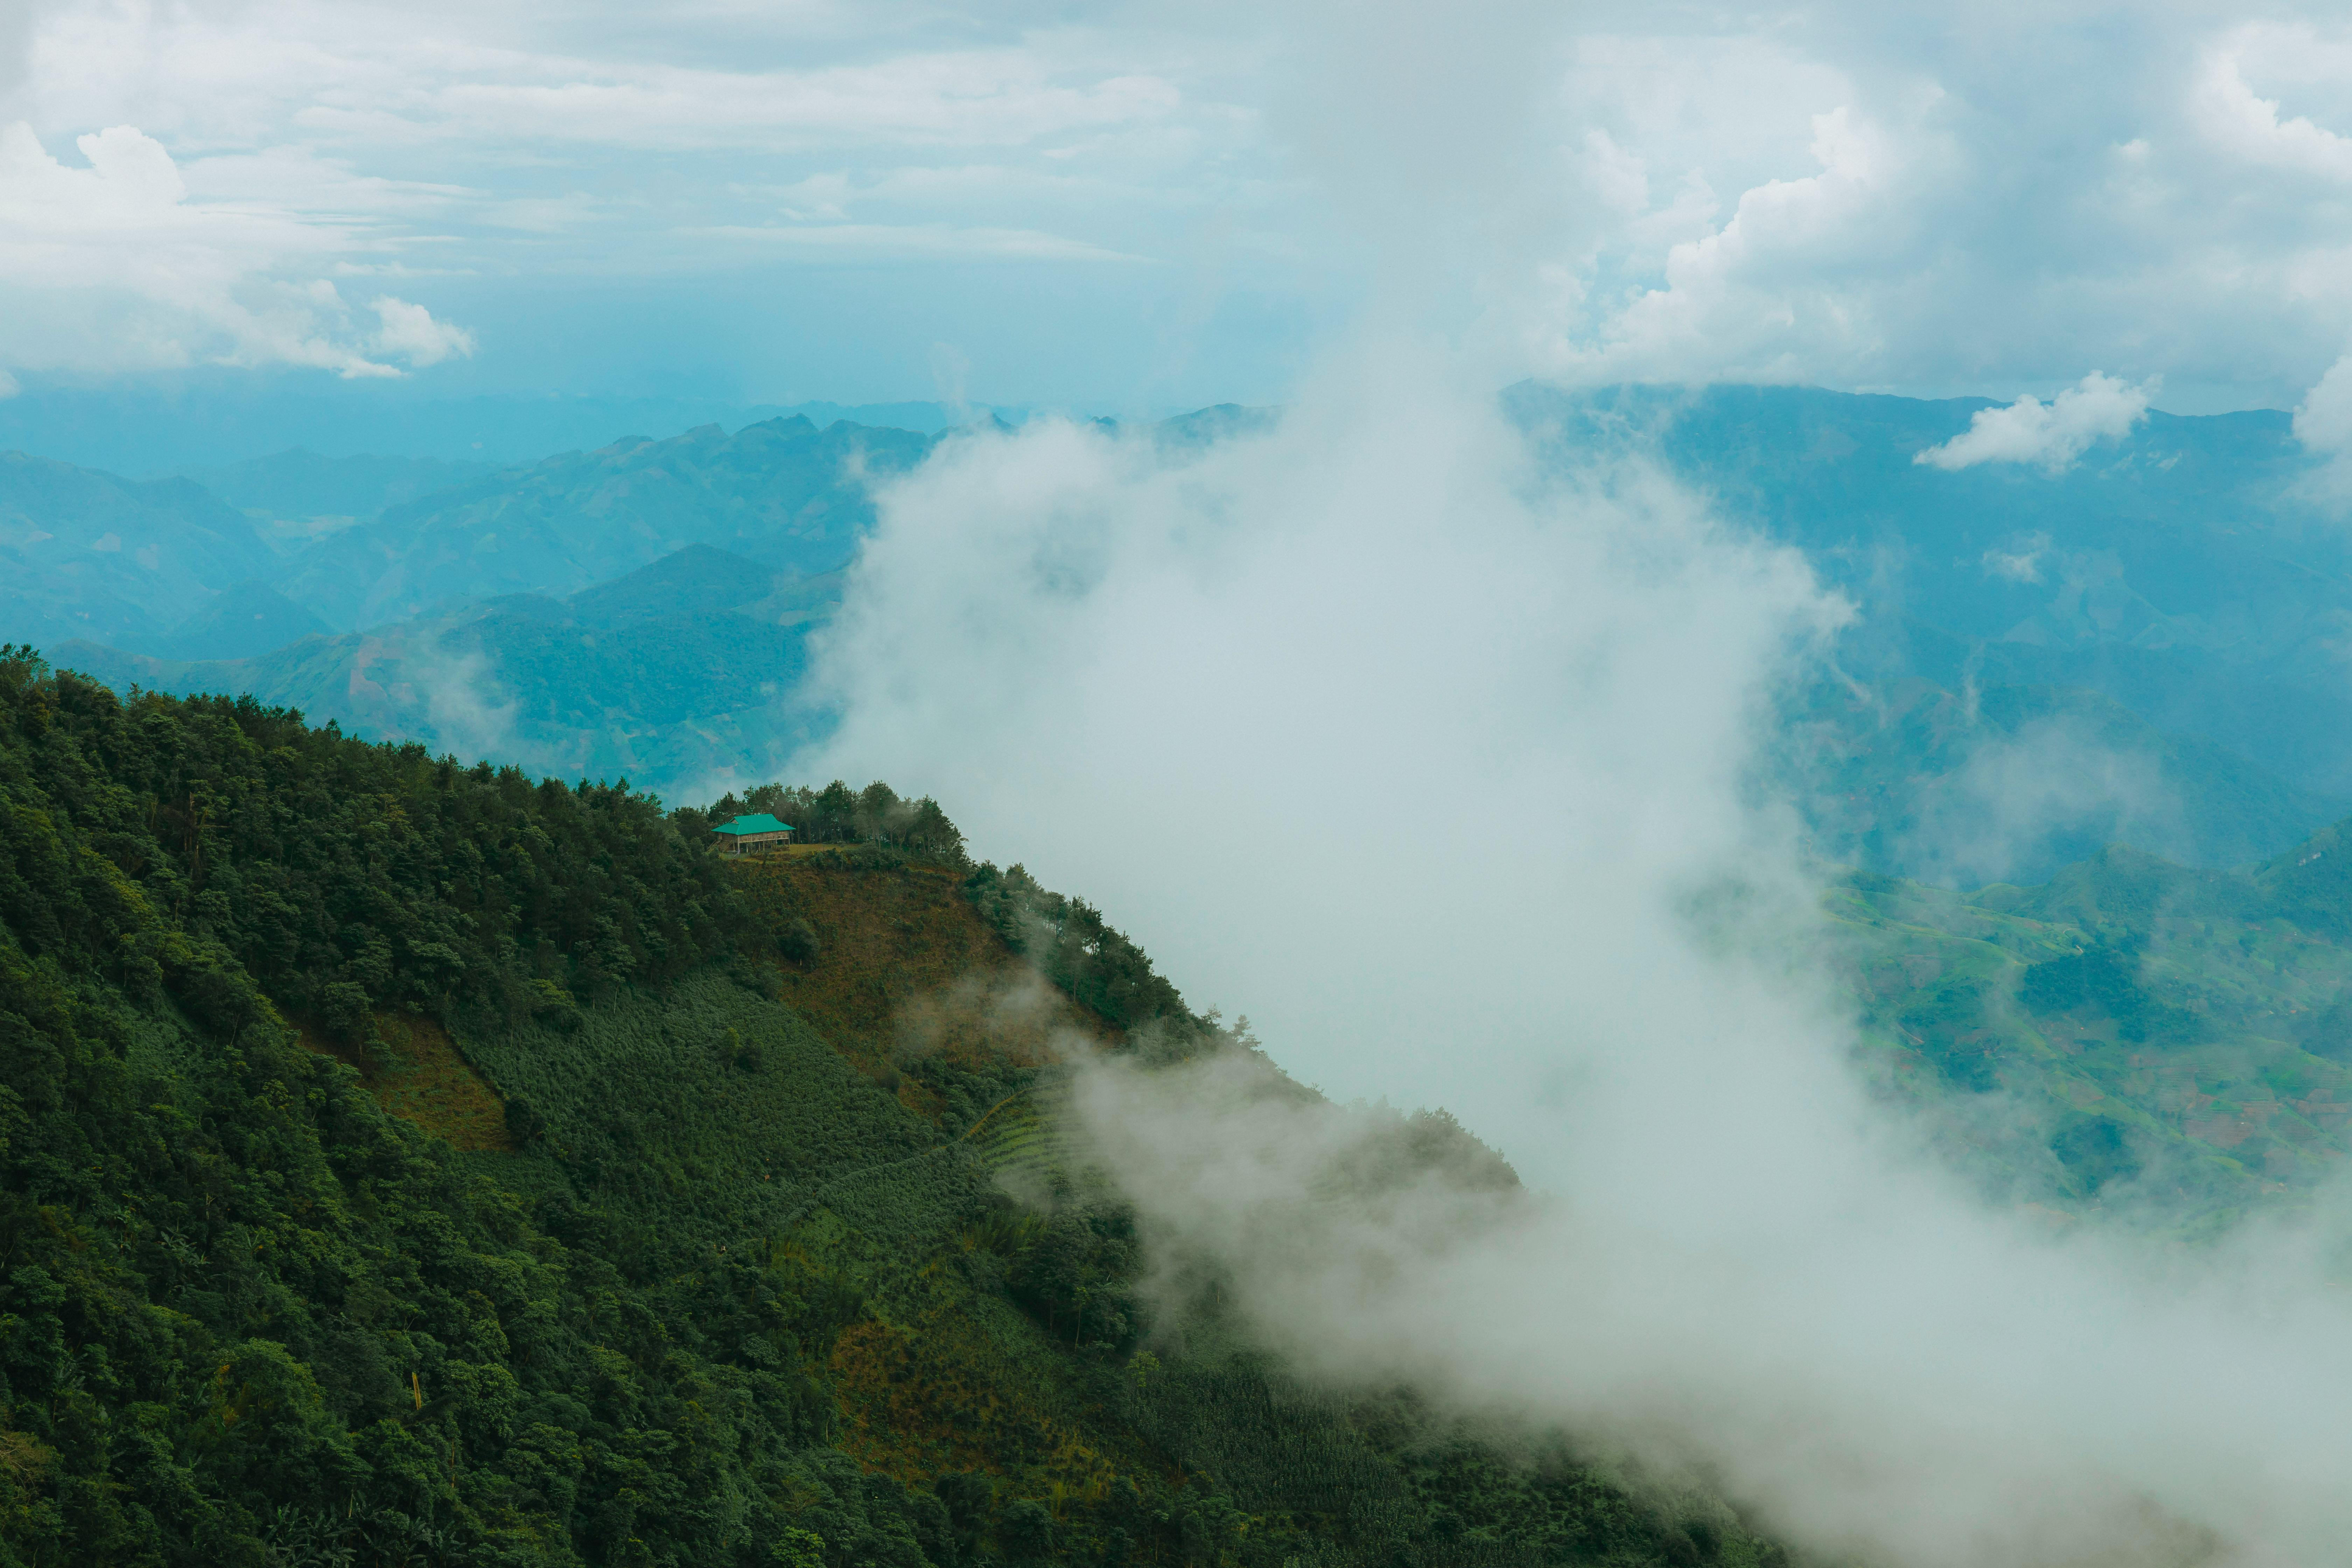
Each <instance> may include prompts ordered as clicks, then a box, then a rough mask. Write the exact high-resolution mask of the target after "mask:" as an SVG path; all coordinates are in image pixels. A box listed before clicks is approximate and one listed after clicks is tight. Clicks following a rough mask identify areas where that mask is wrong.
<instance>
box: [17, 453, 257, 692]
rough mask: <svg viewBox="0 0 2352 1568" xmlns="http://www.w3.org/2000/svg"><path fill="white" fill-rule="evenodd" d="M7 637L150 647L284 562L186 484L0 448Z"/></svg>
mask: <svg viewBox="0 0 2352 1568" xmlns="http://www.w3.org/2000/svg"><path fill="white" fill-rule="evenodd" d="M0 563H5V568H6V570H5V580H0V637H9V638H14V639H15V640H16V641H18V642H32V643H55V642H58V641H60V640H63V639H65V638H68V637H89V638H92V639H94V640H99V641H104V642H111V643H118V644H121V645H124V646H134V647H145V646H149V645H151V644H152V643H153V641H154V640H155V639H156V638H157V637H160V636H162V635H163V634H164V632H165V631H166V629H167V628H169V627H172V626H178V625H179V624H181V623H182V622H184V621H185V620H187V619H188V617H189V616H194V615H195V614H196V613H197V612H198V611H200V610H202V609H203V608H204V607H205V605H207V604H208V603H210V602H211V601H212V599H213V598H214V597H215V595H218V594H219V593H220V592H221V591H222V590H223V589H226V588H227V587H228V586H229V585H230V584H235V583H239V582H243V581H246V580H248V579H251V578H255V577H260V576H266V575H268V574H269V572H270V570H271V569H272V568H273V567H275V566H277V565H278V557H277V556H276V555H275V554H274V553H273V552H272V551H271V550H270V548H269V546H268V544H267V543H266V542H264V541H263V539H262V537H261V535H260V534H259V533H258V532H257V531H256V530H255V528H254V526H253V524H252V522H251V521H248V520H247V518H246V517H245V515H244V514H243V513H241V512H239V511H237V510H236V509H235V508H233V507H230V506H227V505H226V504H224V503H223V502H222V501H221V500H219V499H218V498H217V497H215V496H214V495H213V494H211V493H210V492H209V491H207V490H205V489H204V488H203V487H201V486H199V485H196V484H194V483H192V482H190V481H189V480H186V479H156V480H149V481H144V482H142V481H139V480H133V479H121V478H119V477H117V476H116V475H114V474H110V473H106V472H102V471H100V470H97V469H90V468H75V467H73V466H72V465H70V464H67V463H60V462H55V461H52V460H50V459H47V458H29V457H26V455H25V454H23V453H21V452H0Z"/></svg>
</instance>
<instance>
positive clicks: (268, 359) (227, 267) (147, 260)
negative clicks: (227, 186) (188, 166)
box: [0, 121, 470, 376]
mask: <svg viewBox="0 0 2352 1568" xmlns="http://www.w3.org/2000/svg"><path fill="white" fill-rule="evenodd" d="M76 145H77V147H78V148H79V150H80V152H81V154H82V156H83V158H84V160H85V161H86V162H87V163H88V165H89V166H88V167H87V168H74V167H70V166H68V165H67V164H65V163H60V162H59V161H58V159H56V158H55V157H52V156H51V155H50V154H49V153H48V152H47V150H46V149H45V148H44V147H43V146H42V145H41V143H40V142H39V140H38V139H37V137H35V135H34V134H33V132H32V129H31V127H29V126H27V125H26V124H24V123H22V122H21V121H20V122H17V123H15V124H12V125H7V126H5V127H0V279H5V281H6V285H7V289H8V293H9V297H10V307H11V308H10V309H9V310H7V311H6V312H5V313H0V365H5V366H10V367H14V368H15V369H16V370H19V371H22V370H68V371H80V372H91V371H97V372H109V371H130V370H147V369H155V368H165V367H173V366H180V365H187V364H194V363H205V362H213V363H228V364H245V365H257V364H289V365H303V366H310V367H315V368H318V369H322V370H330V371H332V372H334V373H336V374H340V375H343V376H385V375H397V374H400V372H399V370H398V369H397V367H395V366H394V365H393V364H391V363H386V362H385V361H384V360H383V359H380V358H377V357H373V356H374V355H375V354H377V353H380V352H390V353H398V354H400V355H402V356H403V357H405V358H407V359H408V360H409V361H410V362H411V363H416V364H427V363H433V362H434V361H435V360H437V359H439V358H442V357H446V355H447V354H448V353H452V352H462V351H460V350H459V348H458V345H459V344H460V343H461V342H462V343H466V344H468V345H469V344H470V339H469V338H467V335H466V334H465V333H464V332H463V331H461V330H459V329H457V328H453V327H449V326H446V324H444V323H440V322H436V321H433V320H432V318H431V316H430V314H429V312H427V311H425V310H424V308H423V307H421V306H415V305H409V304H404V303H403V302H400V301H397V300H394V301H387V303H388V304H389V305H390V306H392V307H394V309H392V310H385V309H383V307H379V308H378V311H377V314H378V320H379V325H378V328H377V330H376V331H373V332H371V331H368V330H367V329H366V328H365V327H364V326H363V325H362V324H361V323H360V322H359V321H356V320H355V319H354V317H353V313H352V310H351V309H350V307H349V305H348V304H347V303H346V302H345V301H344V300H343V299H342V297H341V294H340V293H339V292H338V291H337V289H336V288H335V286H334V284H333V282H332V281H331V280H330V279H329V278H328V276H327V274H329V273H330V272H331V271H333V270H335V269H336V268H337V267H338V266H339V264H340V263H341V262H342V260H343V259H344V258H348V257H350V256H351V255H352V254H353V253H354V252H356V251H358V250H359V249H360V248H361V245H362V242H361V238H360V237H359V236H358V235H356V234H355V233H354V231H353V230H352V227H351V226H349V225H341V224H327V223H320V222H315V221H306V220H305V219H303V218H301V217H299V216H295V215H292V214H289V213H286V212H283V211H278V210H273V209H271V208H268V207H266V206H262V205H255V204H248V203H234V202H212V203H207V202H197V201H192V200H190V199H189V196H188V190H187V184H186V182H185V181H184V179H183V177H182V175H181V173H180V170H179V167H178V165H177V164H176V163H174V162H173V158H172V156H171V154H170V153H169V152H167V151H166V150H165V149H164V147H163V144H162V143H161V142H157V141H156V140H155V139H154V138H153V137H151V136H148V135H146V134H145V133H144V132H141V131H139V130H138V129H137V128H135V127H133V126H128V125H117V126H111V127H109V128H107V129H106V130H103V131H100V132H94V133H91V134H88V135H84V136H81V137H79V138H78V139H77V142H76Z"/></svg>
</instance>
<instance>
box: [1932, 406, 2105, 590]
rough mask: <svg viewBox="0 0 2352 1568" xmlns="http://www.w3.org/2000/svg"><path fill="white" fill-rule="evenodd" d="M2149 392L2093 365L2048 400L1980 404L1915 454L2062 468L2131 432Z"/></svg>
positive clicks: (1967, 462) (1952, 463) (1939, 461)
mask: <svg viewBox="0 0 2352 1568" xmlns="http://www.w3.org/2000/svg"><path fill="white" fill-rule="evenodd" d="M2148 392H2149V388H2147V387H2146V386H2132V385H2129V384H2126V383H2124V382H2121V381H2117V380H2116V378H2115V377H2113V376H2110V375H2105V374H2101V373H2099V372H2098V371H2093V372H2092V373H2091V374H2088V375H2086V376H2084V378H2083V379H2082V381H2081V382H2080V383H2078V384H2075V385H2074V386H2070V387H2068V388H2067V389H2066V390H2065V391H2063V392H2062V393H2060V394H2059V395H2057V396H2056V397H2054V398H2053V399H2052V400H2051V401H2049V402H2048V403H2044V402H2042V400H2041V399H2039V398H2037V397H2033V396H2032V395H2027V396H2024V397H2021V398H2019V399H2018V400H2017V401H2016V402H2015V403H2012V404H2010V405H2008V406H2006V407H2002V408H1979V409H1978V410H1977V412H1976V414H1975V416H1973V417H1972V418H1970V419H1969V427H1968V428H1967V429H1966V430H1964V431H1962V432H1961V433H1960V434H1959V435H1958V436H1955V437H1952V438H1951V439H1950V440H1948V441H1947V442H1945V443H1943V444H1942V445H1941V446H1937V447H1928V448H1927V450H1926V451H1924V452H1919V453H1916V454H1914V455H1913V457H1912V458H1911V460H1912V461H1913V462H1914V463H1925V464H1927V466H1928V467H1930V468H1973V467H1975V466H1976V465H1977V464H1979V463H2034V464H2038V465H2039V466H2040V467H2042V468H2045V469H2047V470H2048V471H2049V472H2051V473H2053V474H2055V473H2060V472H2063V470H2064V469H2065V468H2067V466H2068V465H2069V464H2071V463H2073V462H2074V459H2075V458H2079V457H2081V456H2082V455H2083V454H2084V451H2086V450H2088V449H2089V447H2090V446H2091V443H2092V442H2094V441H2098V440H2102V439H2107V438H2112V437H2120V436H2124V435H2127V434H2129V433H2130V431H2131V427H2132V426H2135V425H2137V424H2138V423H2139V422H2140V421H2141V420H2143V419H2145V418H2147V398H2148ZM1987 559H1988V562H1989V563H1990V557H1988V558H1987Z"/></svg>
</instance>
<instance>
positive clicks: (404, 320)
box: [368, 294, 474, 365]
mask: <svg viewBox="0 0 2352 1568" xmlns="http://www.w3.org/2000/svg"><path fill="white" fill-rule="evenodd" d="M368 309H369V310H373V311H374V312H375V313H376V319H377V320H378V321H382V322H383V327H382V329H381V330H379V331H377V333H376V334H375V349H376V352H377V353H383V354H389V355H392V356H394V357H396V358H400V359H404V360H406V361H407V362H408V363H411V364H413V365H428V364H439V363H441V362H442V361H443V360H445V359H448V358H449V357H451V356H452V355H455V356H457V358H459V359H471V358H472V357H473V354H474V334H473V333H471V332H469V331H466V329H465V328H463V327H457V326H452V325H450V324H449V323H448V322H446V321H435V320H434V319H433V312H432V311H430V310H426V309H425V307H424V306H422V305H412V304H410V303H409V302H408V301H407V300H395V299H394V298H393V297H392V296H391V295H389V294H386V295H383V297H381V298H379V299H375V300H370V301H369V302H368Z"/></svg>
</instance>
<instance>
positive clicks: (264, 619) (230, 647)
mask: <svg viewBox="0 0 2352 1568" xmlns="http://www.w3.org/2000/svg"><path fill="white" fill-rule="evenodd" d="M328 630H329V628H328V626H327V623H326V622H324V621H322V620H320V618H319V617H318V616H314V615H312V614H311V613H310V611H308V610H306V609H304V608H303V607H302V606H301V605H298V604H296V603H295V602H294V601H293V600H291V599H289V598H288V597H287V596H286V595H283V594H281V593H279V592H278V590H277V589H275V588H273V587H271V586H269V584H267V583H233V584H230V585H229V586H228V587H227V588H226V589H224V590H222V592H221V594H220V595H219V596H218V597H216V598H215V599H213V600H212V601H211V602H210V603H208V604H207V605H205V607H204V608H203V609H201V610H198V611H197V612H196V613H195V614H194V615H193V616H189V617H188V618H187V619H186V620H184V621H182V622H181V623H180V624H179V625H178V626H173V628H172V630H171V634H170V635H169V636H168V637H164V638H163V639H162V640H161V641H160V642H158V643H157V644H156V645H155V648H156V651H157V652H158V653H160V654H162V655H163V656H164V657H166V658H175V659H236V658H253V657H255V656H256V655H257V654H265V653H268V652H270V651H271V650H272V649H275V648H281V647H285V646H287V645H288V644H289V643H294V642H299V641H301V640H302V639H303V638H304V637H325V636H327V635H328Z"/></svg>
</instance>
